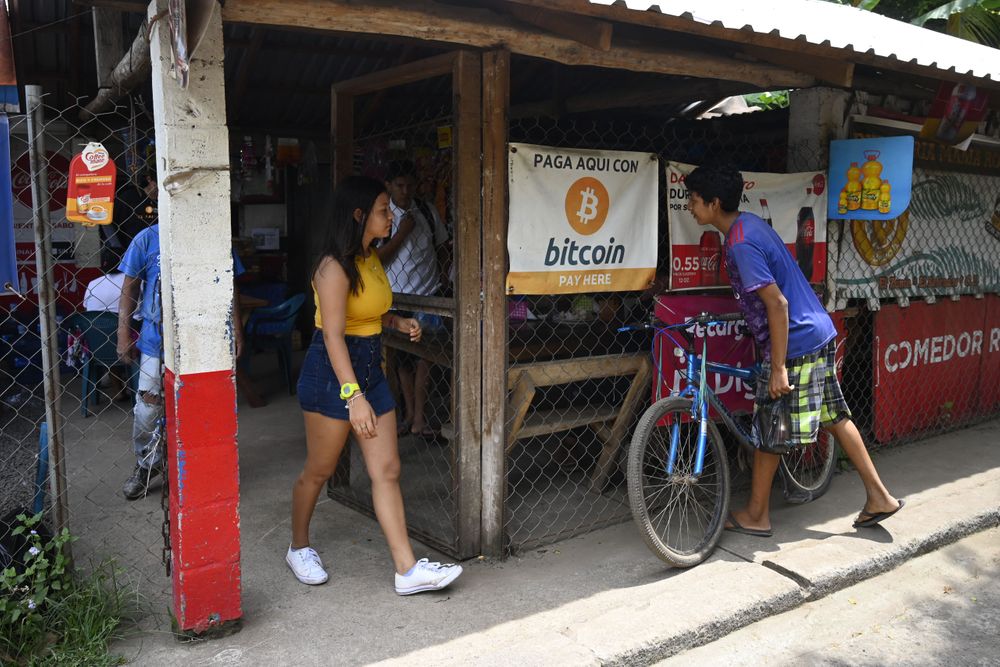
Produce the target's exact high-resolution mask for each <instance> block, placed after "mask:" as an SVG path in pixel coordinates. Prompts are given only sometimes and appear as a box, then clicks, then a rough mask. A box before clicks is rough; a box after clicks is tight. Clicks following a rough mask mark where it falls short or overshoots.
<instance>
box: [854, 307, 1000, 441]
mask: <svg viewBox="0 0 1000 667" xmlns="http://www.w3.org/2000/svg"><path fill="white" fill-rule="evenodd" d="M996 302H997V299H996V298H995V297H993V298H990V299H975V298H972V297H964V298H962V299H961V300H959V301H950V300H949V301H939V302H937V303H933V304H927V303H924V302H922V301H914V302H913V303H911V304H910V305H909V306H908V307H907V308H902V307H900V306H897V305H888V306H883V307H882V308H881V309H880V310H879V311H878V312H877V313H876V314H875V350H874V351H875V354H874V359H873V364H874V372H875V386H874V399H875V437H876V438H877V439H878V440H879V441H881V442H888V441H892V440H897V439H900V438H903V437H905V436H908V435H910V434H913V433H918V432H921V431H926V430H929V429H935V428H939V427H945V426H948V425H952V424H960V423H963V422H967V421H969V420H970V419H972V418H973V417H975V416H976V415H978V414H980V413H982V414H991V413H992V412H993V410H994V409H995V403H994V401H995V400H996V396H997V394H996V391H995V388H996V381H995V379H996V377H997V373H996V369H997V368H1000V322H998V321H997V310H996V305H997V303H996ZM988 314H991V317H990V319H987V315H988ZM987 380H993V384H992V385H990V384H989V382H987ZM984 389H985V390H986V391H985V393H986V394H988V398H987V399H986V401H987V403H988V404H987V405H984V404H983V397H982V396H981V395H980V394H981V393H983V390H984Z"/></svg>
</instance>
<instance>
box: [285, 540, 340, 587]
mask: <svg viewBox="0 0 1000 667" xmlns="http://www.w3.org/2000/svg"><path fill="white" fill-rule="evenodd" d="M285 562H286V563H288V567H290V568H291V569H292V572H293V573H294V574H295V578H296V579H298V580H299V581H301V582H302V583H303V584H309V585H310V586H316V585H317V584H322V583H325V582H326V580H327V579H328V578H329V577H328V575H327V574H326V570H324V569H323V561H321V560H320V559H319V554H318V553H316V550H315V549H313V548H312V547H302V548H301V549H292V547H291V546H289V547H288V553H287V554H285Z"/></svg>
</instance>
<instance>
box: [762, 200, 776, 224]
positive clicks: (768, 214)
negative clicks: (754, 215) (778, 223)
mask: <svg viewBox="0 0 1000 667" xmlns="http://www.w3.org/2000/svg"><path fill="white" fill-rule="evenodd" d="M760 208H761V211H762V213H761V214H760V217H762V218H764V222H766V223H767V226H768V227H771V228H772V229H773V228H774V223H773V222H772V221H771V209H769V208H768V207H767V200H766V199H761V200H760Z"/></svg>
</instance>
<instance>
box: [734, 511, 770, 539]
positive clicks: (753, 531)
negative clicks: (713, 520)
mask: <svg viewBox="0 0 1000 667" xmlns="http://www.w3.org/2000/svg"><path fill="white" fill-rule="evenodd" d="M726 520H727V521H728V522H729V523H731V524H733V525H731V526H725V527H724V528H723V530H728V531H730V532H733V533H740V534H741V535H750V536H751V537H772V536H773V535H774V533H772V532H771V531H770V530H761V529H759V528H744V527H743V526H741V525H740V522H739V521H737V520H736V517H734V516H733V513H732V512H730V513H729V516H728V517H727V518H726Z"/></svg>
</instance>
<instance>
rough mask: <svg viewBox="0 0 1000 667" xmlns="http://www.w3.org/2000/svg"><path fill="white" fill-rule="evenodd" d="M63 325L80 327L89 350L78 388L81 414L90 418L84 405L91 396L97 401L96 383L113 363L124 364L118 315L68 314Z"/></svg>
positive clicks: (133, 380) (133, 378)
mask: <svg viewBox="0 0 1000 667" xmlns="http://www.w3.org/2000/svg"><path fill="white" fill-rule="evenodd" d="M63 327H64V328H65V329H66V331H68V332H73V331H74V330H76V329H79V330H80V333H81V335H82V336H83V339H84V340H85V341H86V342H87V347H88V348H89V349H90V354H89V356H88V357H87V358H86V359H85V360H84V362H83V368H82V369H81V370H80V376H81V378H82V379H83V386H82V388H81V391H80V396H81V399H80V413H81V414H82V415H83V416H84V417H89V416H90V412H89V411H88V410H87V406H88V404H89V403H90V400H91V398H93V399H94V403H95V404H96V403H100V394H98V393H97V382H98V380H100V379H101V377H103V375H104V373H106V372H107V371H108V370H109V369H111V368H112V367H113V366H123V365H125V364H123V363H122V360H121V359H119V358H118V315H116V314H115V313H108V312H103V311H101V312H86V313H76V314H75V315H70V316H69V317H67V318H66V319H65V320H63ZM136 381H137V378H136V374H135V368H134V367H133V368H130V369H129V387H130V388H131V389H132V391H133V392H134V391H135V388H136Z"/></svg>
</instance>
